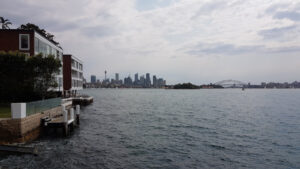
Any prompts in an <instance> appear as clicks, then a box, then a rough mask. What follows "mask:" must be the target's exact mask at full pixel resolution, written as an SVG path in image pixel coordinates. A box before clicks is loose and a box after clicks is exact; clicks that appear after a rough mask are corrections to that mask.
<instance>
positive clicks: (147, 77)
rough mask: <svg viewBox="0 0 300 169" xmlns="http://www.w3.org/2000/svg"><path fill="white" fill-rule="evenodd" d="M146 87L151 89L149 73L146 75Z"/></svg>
mask: <svg viewBox="0 0 300 169" xmlns="http://www.w3.org/2000/svg"><path fill="white" fill-rule="evenodd" d="M146 87H151V79H150V73H146Z"/></svg>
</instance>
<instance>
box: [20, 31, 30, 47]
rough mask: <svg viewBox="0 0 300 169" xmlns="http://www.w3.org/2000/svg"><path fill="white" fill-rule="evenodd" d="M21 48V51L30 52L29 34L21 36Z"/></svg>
mask: <svg viewBox="0 0 300 169" xmlns="http://www.w3.org/2000/svg"><path fill="white" fill-rule="evenodd" d="M19 47H20V50H29V34H20V35H19Z"/></svg>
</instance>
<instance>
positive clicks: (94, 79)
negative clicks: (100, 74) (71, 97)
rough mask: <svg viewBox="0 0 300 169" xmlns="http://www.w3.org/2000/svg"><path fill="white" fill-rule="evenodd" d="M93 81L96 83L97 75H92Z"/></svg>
mask: <svg viewBox="0 0 300 169" xmlns="http://www.w3.org/2000/svg"><path fill="white" fill-rule="evenodd" d="M91 83H96V76H95V75H91Z"/></svg>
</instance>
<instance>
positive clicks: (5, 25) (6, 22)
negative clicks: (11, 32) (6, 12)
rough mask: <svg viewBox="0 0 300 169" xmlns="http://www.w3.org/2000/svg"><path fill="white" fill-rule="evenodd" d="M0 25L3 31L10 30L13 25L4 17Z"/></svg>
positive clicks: (0, 19)
mask: <svg viewBox="0 0 300 169" xmlns="http://www.w3.org/2000/svg"><path fill="white" fill-rule="evenodd" d="M0 23H1V28H2V29H10V28H9V26H8V25H11V24H12V23H11V22H10V21H9V20H8V19H4V18H3V17H2V16H0Z"/></svg>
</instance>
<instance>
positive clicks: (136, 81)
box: [134, 73, 139, 85]
mask: <svg viewBox="0 0 300 169" xmlns="http://www.w3.org/2000/svg"><path fill="white" fill-rule="evenodd" d="M138 82H139V74H138V73H136V74H135V75H134V84H135V85H137V84H138Z"/></svg>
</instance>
